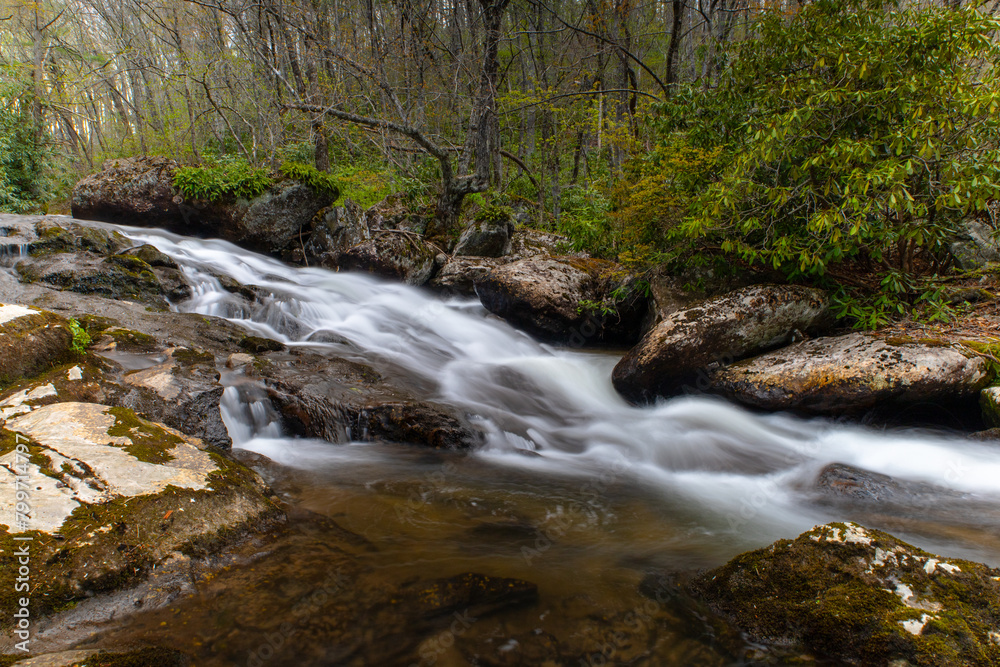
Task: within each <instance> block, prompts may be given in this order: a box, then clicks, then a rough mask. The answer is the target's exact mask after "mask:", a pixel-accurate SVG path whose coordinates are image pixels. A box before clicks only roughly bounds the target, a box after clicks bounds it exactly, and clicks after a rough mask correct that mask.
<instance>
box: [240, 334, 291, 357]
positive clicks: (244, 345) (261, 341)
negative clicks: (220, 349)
mask: <svg viewBox="0 0 1000 667" xmlns="http://www.w3.org/2000/svg"><path fill="white" fill-rule="evenodd" d="M240 349H242V350H246V351H247V352H250V353H252V354H261V353H263V352H280V351H281V350H284V349H285V344H284V343H281V342H278V341H276V340H273V339H271V338H261V337H260V336H247V337H246V338H244V339H243V340H241V341H240Z"/></svg>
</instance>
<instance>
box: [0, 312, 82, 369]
mask: <svg viewBox="0 0 1000 667" xmlns="http://www.w3.org/2000/svg"><path fill="white" fill-rule="evenodd" d="M76 354H77V352H76V351H74V350H73V332H72V330H71V329H70V326H69V321H68V320H66V319H65V318H63V317H60V316H59V315H56V314H55V313H50V312H47V311H43V310H38V309H36V308H29V307H26V306H19V305H15V304H6V305H3V304H0V387H6V386H8V385H10V384H12V383H14V382H17V381H18V380H20V379H21V378H22V377H25V376H33V375H38V374H39V373H42V372H44V371H46V370H48V369H50V368H52V367H53V366H57V365H59V364H61V363H63V362H64V361H67V360H69V359H72V358H73V357H75V356H76Z"/></svg>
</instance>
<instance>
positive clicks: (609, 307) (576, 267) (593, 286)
mask: <svg viewBox="0 0 1000 667" xmlns="http://www.w3.org/2000/svg"><path fill="white" fill-rule="evenodd" d="M621 273H623V271H622V269H621V267H620V266H618V265H617V264H614V263H612V262H607V261H604V260H599V259H587V258H579V257H570V256H557V257H552V256H539V257H535V258H530V259H523V260H519V261H516V262H512V263H510V264H505V265H502V266H499V267H497V268H495V269H493V270H492V271H490V272H489V273H488V274H487V275H486V277H485V278H483V279H482V280H480V281H478V282H477V283H476V293H477V294H478V295H479V300H480V301H481V302H482V304H483V306H485V307H486V309H487V310H489V311H490V312H492V313H494V314H496V315H499V316H500V317H502V318H504V319H506V320H507V321H508V322H510V323H511V324H512V325H514V326H516V327H518V328H520V329H524V330H525V331H527V332H528V333H530V334H533V335H535V336H538V337H540V338H542V339H544V340H547V341H552V342H557V343H565V344H569V345H573V346H575V347H579V346H583V345H625V344H628V343H631V342H633V341H634V340H635V339H636V338H637V337H638V332H639V326H640V323H641V321H642V317H643V316H644V315H645V312H646V300H645V297H644V296H643V295H642V294H639V293H638V292H637V290H635V289H632V288H631V285H630V284H629V281H628V278H627V277H623V276H621V275H620V274H621Z"/></svg>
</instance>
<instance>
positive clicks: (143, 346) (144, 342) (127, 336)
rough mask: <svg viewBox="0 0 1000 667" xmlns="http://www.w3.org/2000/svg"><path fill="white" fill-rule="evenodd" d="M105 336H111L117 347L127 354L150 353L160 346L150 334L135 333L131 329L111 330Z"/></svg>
mask: <svg viewBox="0 0 1000 667" xmlns="http://www.w3.org/2000/svg"><path fill="white" fill-rule="evenodd" d="M105 334H107V335H108V336H111V338H113V339H114V341H115V345H116V347H117V348H118V349H119V350H123V351H125V352H132V351H141V352H149V351H151V350H154V349H156V348H157V346H158V344H157V342H156V339H155V338H153V337H152V336H150V335H149V334H144V333H142V332H141V331H133V330H131V329H111V330H109V331H105Z"/></svg>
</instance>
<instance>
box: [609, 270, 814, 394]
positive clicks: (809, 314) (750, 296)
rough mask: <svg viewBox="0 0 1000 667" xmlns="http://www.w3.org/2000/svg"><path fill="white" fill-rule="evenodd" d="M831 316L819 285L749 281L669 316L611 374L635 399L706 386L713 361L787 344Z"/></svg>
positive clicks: (718, 362) (727, 360)
mask: <svg viewBox="0 0 1000 667" xmlns="http://www.w3.org/2000/svg"><path fill="white" fill-rule="evenodd" d="M828 321H829V312H828V302H827V298H826V295H825V294H824V293H823V292H821V291H820V290H815V289H811V288H808V287H800V286H797V285H755V286H752V287H746V288H743V289H740V290H737V291H735V292H731V293H730V294H727V295H725V296H723V297H719V298H717V299H711V300H708V301H705V302H703V303H701V304H699V305H696V306H693V307H690V308H686V309H684V310H680V311H677V312H675V313H672V314H670V315H668V316H667V317H665V318H664V319H663V321H662V322H660V324H658V325H657V326H656V327H655V328H654V329H653V330H652V331H650V332H649V333H647V334H646V335H645V336H644V337H643V338H642V340H641V341H639V344H638V345H636V346H635V347H634V348H632V349H631V350H629V352H628V353H627V354H626V355H625V356H624V357H622V360H621V361H620V362H618V365H617V366H615V369H614V372H613V373H612V376H611V379H612V381H613V382H614V385H615V389H617V390H618V391H619V392H620V393H621V394H622V395H623V396H625V398H627V399H629V400H631V401H635V402H643V401H650V400H653V399H654V398H656V397H657V396H675V395H677V394H681V393H685V392H700V391H705V390H706V389H707V388H708V384H707V382H706V380H707V378H708V376H709V374H710V373H711V371H712V370H713V369H714V368H715V367H717V366H719V365H721V364H727V363H730V362H732V361H734V360H736V359H743V358H745V357H747V356H750V355H753V354H759V353H760V352H764V351H766V350H769V349H773V348H775V347H778V346H780V345H783V344H786V343H788V342H790V341H791V340H792V339H793V338H794V337H796V336H797V335H801V333H802V332H805V333H809V332H811V331H814V330H817V329H819V328H821V327H822V326H824V325H825V324H826V323H827V322H828Z"/></svg>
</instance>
